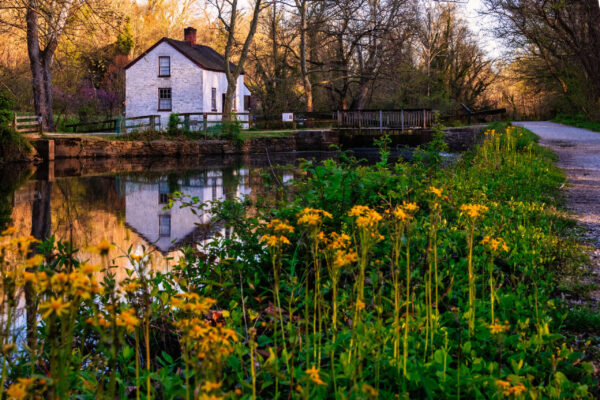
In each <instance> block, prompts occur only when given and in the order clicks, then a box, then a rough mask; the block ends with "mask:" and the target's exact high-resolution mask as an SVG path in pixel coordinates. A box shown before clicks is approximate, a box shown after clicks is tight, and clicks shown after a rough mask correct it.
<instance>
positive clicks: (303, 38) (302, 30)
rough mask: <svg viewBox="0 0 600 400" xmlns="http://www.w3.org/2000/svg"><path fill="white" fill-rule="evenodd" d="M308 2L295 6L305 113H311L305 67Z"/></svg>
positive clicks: (310, 85)
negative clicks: (298, 24) (298, 30)
mask: <svg viewBox="0 0 600 400" xmlns="http://www.w3.org/2000/svg"><path fill="white" fill-rule="evenodd" d="M307 1H308V0H300V1H297V2H296V5H297V7H298V9H299V11H300V72H301V74H302V83H303V85H304V93H305V95H306V111H307V112H312V111H313V93H312V84H311V83H310V79H309V76H308V67H307V65H306V31H307V30H308V24H307V22H306V3H307Z"/></svg>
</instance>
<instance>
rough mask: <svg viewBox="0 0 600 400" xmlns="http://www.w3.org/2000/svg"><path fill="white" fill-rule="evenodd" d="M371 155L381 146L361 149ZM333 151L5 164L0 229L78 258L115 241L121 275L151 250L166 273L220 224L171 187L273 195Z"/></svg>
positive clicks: (206, 194) (211, 196)
mask: <svg viewBox="0 0 600 400" xmlns="http://www.w3.org/2000/svg"><path fill="white" fill-rule="evenodd" d="M357 155H359V156H361V157H366V158H367V159H369V160H371V161H373V160H374V159H376V158H377V153H376V151H361V152H359V153H357ZM336 156H337V155H336V153H331V152H320V153H305V152H294V153H278V154H271V155H270V157H269V158H267V157H266V156H261V155H253V156H251V157H248V156H246V157H226V158H222V157H218V158H210V159H202V160H198V159H195V160H185V159H160V160H156V159H154V160H134V161H131V160H128V161H123V160H103V161H102V160H99V161H95V160H58V161H55V162H54V163H51V164H49V165H42V166H38V167H32V166H16V165H11V166H8V167H5V168H4V169H2V170H0V224H1V225H2V226H1V227H0V228H4V227H5V226H9V225H12V226H14V227H15V228H16V229H17V230H18V231H19V232H20V233H21V234H23V235H29V234H31V235H33V236H34V237H36V238H39V239H44V238H48V237H50V236H54V237H55V238H56V239H57V240H66V241H69V242H71V243H73V245H74V247H75V248H78V249H80V252H79V258H80V259H81V260H82V261H89V262H91V263H92V264H98V263H100V258H99V256H98V255H96V254H94V253H92V252H89V251H87V250H86V248H88V247H89V246H92V245H95V244H97V243H99V242H100V241H101V240H103V239H106V240H108V241H109V242H112V243H114V244H115V249H114V250H113V251H112V252H111V257H112V258H114V259H115V264H116V265H117V266H118V267H122V268H117V269H116V272H117V278H121V277H124V276H119V275H121V274H123V273H124V268H125V267H128V266H129V260H128V258H126V257H123V255H124V254H126V253H127V251H128V249H129V248H130V247H131V249H132V252H133V253H138V254H140V253H141V252H143V251H144V249H145V251H146V252H148V251H149V252H151V258H152V265H153V268H155V269H157V270H161V271H166V270H168V269H169V266H170V265H172V264H173V263H176V262H177V260H178V258H179V257H180V252H179V251H178V250H179V249H180V248H181V247H182V246H184V245H186V244H200V245H202V244H203V243H206V242H207V241H210V240H211V239H212V238H213V237H214V236H215V235H217V234H220V233H222V230H223V227H222V225H220V224H218V223H215V222H213V221H212V218H211V217H212V216H211V215H209V214H208V213H198V214H197V215H196V214H194V213H193V212H192V208H190V207H186V208H182V207H180V205H181V204H180V203H175V204H174V206H173V207H171V208H169V209H167V208H166V207H165V206H166V205H167V203H168V202H169V199H170V198H171V197H172V194H173V193H174V192H183V193H185V194H186V195H190V196H195V197H197V198H198V199H199V201H200V202H206V201H213V200H224V199H233V198H242V197H245V196H247V197H249V198H250V200H256V199H258V198H259V197H266V198H268V197H271V196H274V195H275V192H276V190H277V187H281V186H282V185H289V184H290V182H291V181H292V180H293V179H294V173H295V169H294V168H293V167H287V168H281V167H277V165H286V164H287V165H294V164H296V163H297V162H298V160H299V159H309V160H311V159H315V160H317V161H319V160H323V159H326V158H331V157H336Z"/></svg>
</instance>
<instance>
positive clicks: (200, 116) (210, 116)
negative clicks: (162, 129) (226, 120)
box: [177, 112, 253, 135]
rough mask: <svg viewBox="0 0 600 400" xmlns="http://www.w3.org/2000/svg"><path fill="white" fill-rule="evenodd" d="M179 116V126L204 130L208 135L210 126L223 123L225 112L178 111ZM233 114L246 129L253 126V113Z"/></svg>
mask: <svg viewBox="0 0 600 400" xmlns="http://www.w3.org/2000/svg"><path fill="white" fill-rule="evenodd" d="M177 115H178V116H179V121H180V122H179V124H178V126H177V127H178V128H182V129H186V130H190V131H200V130H202V131H203V132H204V134H205V135H206V134H207V133H208V128H209V126H216V125H220V124H222V123H223V114H222V113H218V112H206V113H177ZM232 116H233V117H234V118H235V119H237V120H238V121H239V122H240V123H241V124H242V125H246V126H244V129H250V128H252V124H253V117H252V114H251V113H232Z"/></svg>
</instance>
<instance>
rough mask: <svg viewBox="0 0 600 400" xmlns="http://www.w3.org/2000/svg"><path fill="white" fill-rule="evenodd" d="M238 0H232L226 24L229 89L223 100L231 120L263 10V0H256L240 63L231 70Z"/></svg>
mask: <svg viewBox="0 0 600 400" xmlns="http://www.w3.org/2000/svg"><path fill="white" fill-rule="evenodd" d="M237 4H238V1H237V0H233V1H232V2H231V14H230V20H229V25H227V26H226V30H227V44H226V45H225V55H224V59H225V66H224V67H225V76H226V77H227V90H226V92H225V101H223V120H224V121H231V108H232V107H231V106H232V104H233V96H234V95H235V92H236V87H237V79H238V77H239V76H240V75H241V74H242V71H243V70H244V63H245V62H246V58H247V57H248V52H249V51H250V44H252V41H253V39H254V34H255V33H256V27H257V26H258V17H259V15H260V11H261V4H262V0H255V3H254V10H253V13H252V20H251V21H250V29H249V30H248V35H247V36H246V40H245V41H244V45H243V47H242V51H241V54H240V59H239V60H238V64H237V65H236V67H235V69H234V70H233V71H232V70H231V65H230V60H231V52H232V50H233V46H234V42H235V33H236V18H237V16H238V13H237ZM219 13H220V16H219V18H220V19H221V21H222V22H225V20H224V19H223V14H222V10H220V11H219Z"/></svg>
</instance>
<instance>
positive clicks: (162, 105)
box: [158, 88, 172, 111]
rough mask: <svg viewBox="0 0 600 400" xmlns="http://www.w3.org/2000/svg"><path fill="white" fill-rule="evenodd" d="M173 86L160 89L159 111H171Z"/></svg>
mask: <svg viewBox="0 0 600 400" xmlns="http://www.w3.org/2000/svg"><path fill="white" fill-rule="evenodd" d="M171 108H172V104H171V88H160V89H158V111H171Z"/></svg>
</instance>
